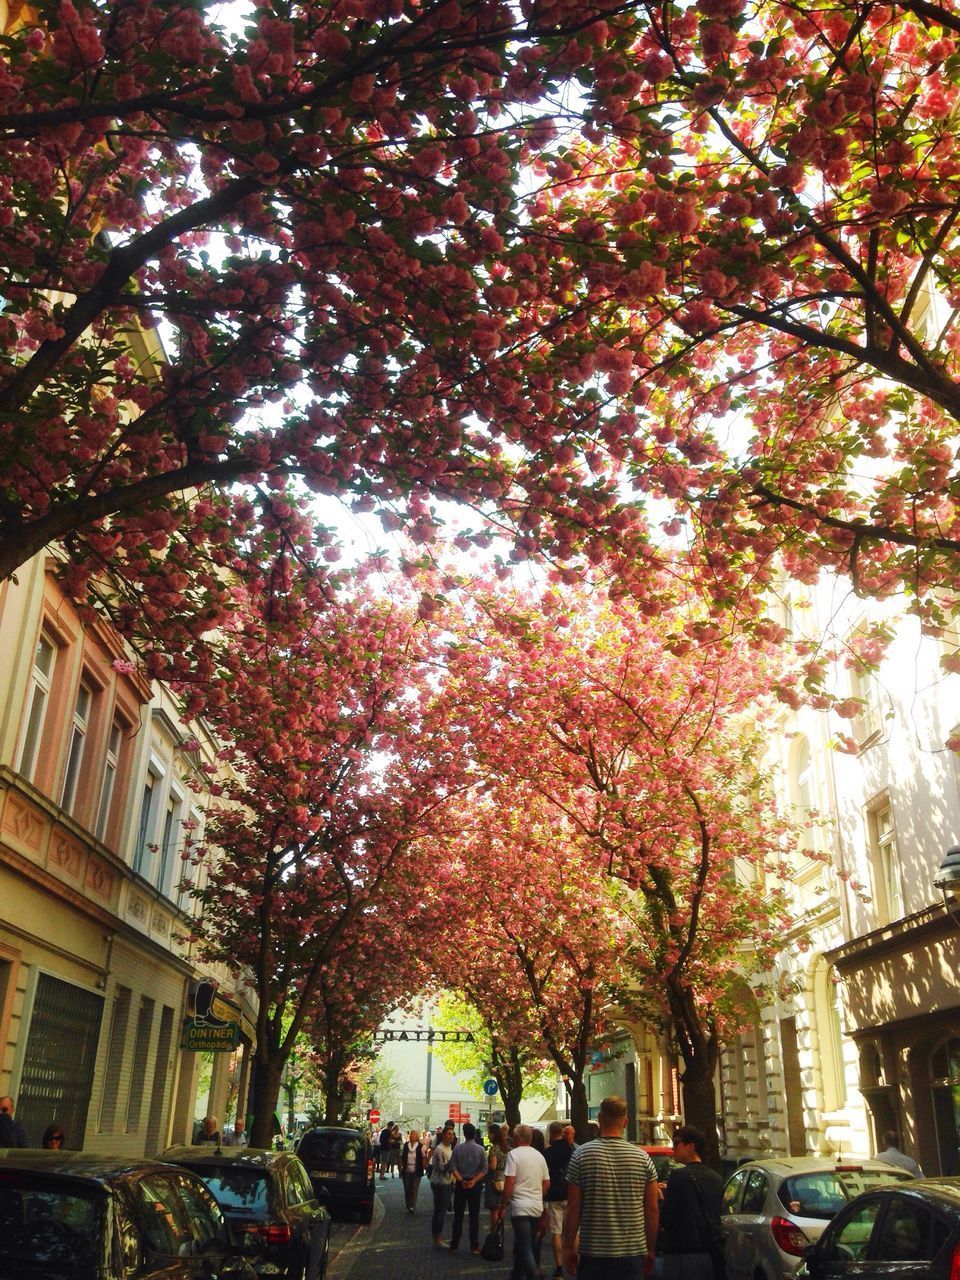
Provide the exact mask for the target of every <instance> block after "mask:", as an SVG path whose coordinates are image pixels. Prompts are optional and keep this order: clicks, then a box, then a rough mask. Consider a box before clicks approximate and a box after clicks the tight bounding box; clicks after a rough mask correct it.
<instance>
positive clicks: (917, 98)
mask: <svg viewBox="0 0 960 1280" xmlns="http://www.w3.org/2000/svg"><path fill="white" fill-rule="evenodd" d="M19 13H20V17H19V19H18V23H19V25H17V26H16V28H15V29H13V30H12V31H10V32H8V33H7V34H6V35H5V36H3V37H2V40H3V55H4V57H3V63H2V68H0V130H2V135H3V139H4V147H3V149H2V151H0V249H2V252H0V261H2V263H3V267H2V276H0V281H2V291H3V297H4V308H3V312H2V314H0V339H2V341H0V351H2V352H3V356H2V360H0V441H2V446H0V449H2V458H3V480H4V488H3V502H2V506H0V576H6V575H8V574H9V573H11V572H13V571H14V570H15V568H16V566H17V565H18V564H20V563H22V562H23V561H24V560H25V559H26V558H27V557H29V556H30V555H32V554H34V553H35V552H36V551H38V550H39V549H40V548H41V547H43V546H47V545H51V544H58V545H59V546H60V547H61V548H62V549H63V550H64V552H65V554H66V556H67V559H68V569H67V581H68V583H69V584H70V586H71V589H72V590H73V591H74V592H75V593H76V594H78V595H79V594H82V592H83V590H84V589H85V587H86V586H87V585H88V584H90V583H91V582H92V581H95V578H92V577H91V575H95V574H96V573H97V571H98V570H101V569H102V570H112V571H113V572H114V574H115V576H116V579H117V580H118V581H119V582H120V583H122V584H124V585H125V586H127V587H128V588H132V591H130V592H129V593H128V594H129V599H130V601H131V605H132V603H135V602H138V601H145V602H148V603H151V604H152V605H153V607H154V608H156V609H157V610H159V611H162V610H163V609H164V608H165V607H167V605H168V604H172V605H173V607H175V608H177V609H180V610H182V614H183V618H184V624H185V625H187V623H188V621H189V619H190V618H191V617H193V616H199V617H207V618H208V619H209V620H211V621H212V622H213V623H214V624H215V623H216V622H218V621H219V617H218V613H219V610H220V609H221V608H223V607H225V606H226V605H227V603H228V601H227V600H225V599H224V598H223V597H222V595H221V590H222V578H223V575H222V573H221V571H220V569H221V561H222V560H223V559H224V557H226V559H227V560H228V561H229V558H230V553H229V552H227V551H226V550H225V548H224V542H225V541H226V542H228V543H229V544H230V546H231V547H232V546H234V545H236V544H240V545H241V546H244V545H247V544H248V543H249V542H250V541H251V540H256V538H257V536H258V534H257V529H258V522H259V521H260V519H261V518H263V519H264V520H265V521H266V522H267V525H268V526H270V525H272V523H273V522H274V521H275V519H276V508H277V505H278V504H277V501H276V494H275V491H274V490H273V489H272V488H271V486H272V485H274V484H277V485H280V486H281V487H282V485H283V483H284V481H285V479H286V478H287V477H289V476H293V475H295V476H296V477H298V478H299V480H300V481H302V482H304V483H305V484H306V485H307V486H308V487H309V488H310V489H311V490H313V491H314V492H319V493H334V494H338V495H341V496H343V497H344V499H345V500H347V501H349V502H352V503H355V504H356V505H358V506H359V507H361V508H363V507H367V506H371V505H373V506H377V507H378V508H379V509H380V510H381V512H382V513H383V514H384V516H385V518H386V519H388V520H398V521H400V520H402V521H405V522H406V523H407V525H408V527H409V528H410V529H411V531H412V533H413V534H414V536H415V537H417V538H426V537H429V536H430V533H431V530H432V528H433V527H434V525H435V523H436V520H437V518H438V517H437V512H436V509H435V501H436V500H437V499H440V498H450V499H456V500H459V501H462V502H465V503H467V504H472V505H474V506H479V507H481V508H483V509H484V510H485V511H486V512H487V513H488V514H493V515H495V516H496V518H497V519H498V520H500V521H501V523H502V524H503V525H504V526H505V527H507V528H508V529H509V530H510V531H511V532H512V535H513V536H514V539H515V548H516V550H515V554H517V555H519V556H525V555H530V554H534V553H536V552H537V551H538V550H541V549H546V550H548V551H550V552H551V553H552V554H553V555H555V556H557V557H559V558H561V559H565V558H571V557H576V556H577V555H579V554H580V553H583V554H585V555H586V557H587V558H588V559H590V560H592V561H597V562H599V561H603V560H605V559H606V558H607V557H608V556H609V555H610V554H611V552H612V553H613V555H614V568H615V570H616V572H617V573H618V574H619V577H620V580H621V582H622V584H623V586H624V589H630V590H633V591H635V592H637V593H638V594H643V593H644V592H645V591H646V590H647V589H649V582H650V577H649V574H650V570H651V568H659V567H660V566H661V565H662V563H663V560H664V554H665V552H664V548H663V546H662V544H661V535H660V531H659V529H658V528H657V527H656V526H657V524H659V523H661V522H662V523H664V524H666V526H667V529H668V531H671V532H674V531H676V532H679V531H684V532H685V536H686V538H687V540H688V542H689V544H690V545H689V547H688V553H689V554H690V556H691V560H692V566H691V571H692V572H694V573H695V574H696V575H697V578H696V580H697V582H698V584H699V586H700V589H701V590H702V591H703V592H704V594H706V595H709V597H710V598H711V599H712V600H713V601H714V605H715V607H716V608H717V609H724V608H728V607H730V605H731V604H732V603H734V602H736V604H737V606H738V608H739V609H740V610H741V611H742V612H743V613H744V614H747V613H749V611H750V610H751V608H752V610H753V611H754V612H762V602H761V600H760V599H759V598H758V596H757V594H756V588H757V587H762V586H765V585H766V584H767V582H768V581H769V574H770V573H771V572H772V571H773V566H774V565H775V564H779V563H781V562H785V563H786V565H787V568H788V569H789V571H790V572H792V573H795V574H798V575H801V576H804V577H809V576H812V575H813V574H814V573H815V572H816V571H817V570H818V568H819V567H820V566H821V565H822V564H828V565H831V566H837V567H842V568H844V569H845V570H846V571H848V572H849V573H850V574H851V576H852V577H853V580H854V582H855V584H856V586H857V587H858V589H861V590H863V591H870V592H875V593H881V594H882V593H885V592H888V591H889V590H891V589H893V588H894V587H895V586H897V585H898V584H906V585H907V587H908V589H909V590H910V591H911V592H914V593H915V594H916V595H917V596H918V597H919V598H920V600H921V602H922V603H921V604H920V605H919V606H918V607H920V608H921V609H922V610H923V611H924V612H925V614H927V615H928V616H929V618H930V619H931V620H932V621H934V622H936V621H937V620H938V610H940V604H939V603H938V602H939V600H940V596H939V595H938V594H937V593H938V592H940V591H943V592H946V593H947V595H948V597H949V598H952V596H951V593H952V583H953V582H954V581H955V576H956V569H957V553H958V550H960V532H958V528H957V523H956V522H957V519H958V517H957V514H956V513H957V502H956V497H957V494H956V485H957V470H956V461H955V447H954V444H953V436H954V433H955V430H956V415H957V408H958V404H960V400H958V392H957V385H956V374H957V371H956V367H955V361H956V354H955V349H956V346H957V338H956V334H957V329H956V325H955V320H954V314H955V312H954V308H955V306H956V297H955V295H956V294H957V286H956V279H955V257H956V247H957V241H956V235H957V230H956V228H957V219H956V213H957V193H956V191H955V187H956V183H957V178H956V174H955V170H956V169H957V165H958V150H957V137H958V126H957V122H956V118H955V117H956V113H955V111H954V109H953V108H954V103H955V100H956V96H957V77H958V74H960V73H958V71H957V66H956V61H955V42H956V39H957V36H958V25H960V24H958V22H957V19H956V16H955V15H954V14H953V12H952V10H950V9H949V8H948V7H946V6H944V5H941V4H937V3H928V2H927V0H923V2H922V3H921V0H913V3H905V4H900V5H881V4H879V3H878V2H877V0H862V2H858V3H856V4H854V5H853V6H852V7H850V6H840V5H835V4H832V3H831V4H828V6H827V7H826V8H822V7H821V8H817V9H811V8H809V7H804V6H802V5H801V6H797V5H795V4H785V3H783V2H782V0H758V3H756V4H754V5H751V6H747V4H746V0H699V3H698V4H697V5H696V6H694V7H692V8H691V7H684V6H681V5H675V4H673V3H671V2H669V0H660V2H659V3H656V2H654V0H650V2H648V3H643V2H641V0H629V2H626V0H625V2H624V3H619V2H617V0H592V3H590V4H586V5H585V4H583V3H580V2H579V0H578V3H576V4H574V3H573V0H550V2H549V3H539V2H538V3H536V4H533V3H529V4H522V5H520V6H510V5H508V4H507V3H505V2H504V0H500V2H494V3H480V2H479V0H467V2H466V3H464V2H463V0H425V2H424V3H417V4H414V3H412V2H411V0H392V2H391V3H389V4H388V3H386V0H299V3H297V4H293V5H281V4H279V3H273V2H271V3H263V4H257V5H255V6H250V7H249V9H244V10H241V11H239V12H238V17H237V20H236V23H235V25H234V26H223V25H218V22H219V15H220V13H221V11H220V9H219V7H217V8H210V9H207V8H204V7H202V6H198V5H188V4H185V3H180V0H172V2H171V3H170V4H166V5H164V6H161V7H159V8H158V7H157V6H155V5H147V4H145V3H139V2H138V0H123V3H122V4H121V5H120V6H119V7H118V6H117V5H106V4H104V3H102V0H52V2H51V3H50V4H49V5H44V6H42V7H41V8H40V9H38V10H36V11H34V10H31V9H29V8H27V7H24V8H22V9H21V10H20V11H19ZM537 175H539V185H538V181H537ZM158 325H159V328H158V327H157V326H158ZM235 486H240V488H239V489H237V488H235ZM650 498H656V499H659V500H660V501H661V502H663V503H665V504H667V506H668V507H673V508H675V509H676V511H675V513H674V512H673V511H671V510H666V511H664V508H662V507H661V506H659V505H653V506H648V500H649V499H650ZM195 499H199V500H195ZM661 512H664V514H661ZM651 522H652V524H653V528H651V527H650V525H651ZM481 536H486V535H481ZM116 589H118V588H115V590H116ZM101 598H102V599H103V600H104V601H105V603H106V604H107V605H108V606H109V605H111V604H112V603H113V601H114V598H115V597H114V596H111V595H110V594H109V593H107V594H106V595H104V596H102V597H101ZM947 605H948V606H949V599H948V602H947Z"/></svg>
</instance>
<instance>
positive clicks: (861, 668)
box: [850, 658, 886, 746]
mask: <svg viewBox="0 0 960 1280" xmlns="http://www.w3.org/2000/svg"><path fill="white" fill-rule="evenodd" d="M850 693H851V696H852V697H854V698H856V699H857V701H858V702H859V703H860V711H859V712H858V714H857V715H856V717H855V718H854V721H853V736H854V738H856V740H857V742H858V743H859V744H860V745H861V746H863V745H864V744H865V743H867V742H872V741H873V740H874V739H875V738H878V737H879V736H880V731H881V730H882V728H883V721H884V715H885V711H886V708H885V706H884V701H883V690H882V688H881V686H880V681H879V680H878V679H877V677H876V676H875V675H874V674H873V672H872V671H871V670H870V668H869V667H868V666H867V665H866V664H865V663H863V662H861V661H860V659H859V658H856V659H854V661H853V665H852V666H851V668H850Z"/></svg>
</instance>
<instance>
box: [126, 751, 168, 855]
mask: <svg viewBox="0 0 960 1280" xmlns="http://www.w3.org/2000/svg"><path fill="white" fill-rule="evenodd" d="M160 779H161V775H160V774H159V773H158V772H157V770H156V769H155V768H154V766H153V764H151V765H150V767H149V769H148V770H147V776H146V779H145V780H144V783H143V795H142V797H141V799H140V821H139V823H138V824H137V844H136V848H135V849H134V853H133V869H134V871H137V872H139V873H140V874H141V875H146V872H145V871H144V867H145V866H146V865H147V863H148V862H149V861H150V849H149V847H148V846H149V845H150V843H151V841H152V838H153V823H154V804H155V803H156V799H157V793H158V791H159V785H158V784H159V782H160Z"/></svg>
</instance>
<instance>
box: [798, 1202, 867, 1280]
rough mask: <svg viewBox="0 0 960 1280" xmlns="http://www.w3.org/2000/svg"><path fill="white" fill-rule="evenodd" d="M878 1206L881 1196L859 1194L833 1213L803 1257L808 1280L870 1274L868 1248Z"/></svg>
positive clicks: (856, 1279)
mask: <svg viewBox="0 0 960 1280" xmlns="http://www.w3.org/2000/svg"><path fill="white" fill-rule="evenodd" d="M882 1209H883V1197H882V1196H861V1197H859V1198H858V1199H857V1200H854V1201H853V1203H852V1204H850V1205H848V1206H847V1207H846V1208H845V1209H842V1210H841V1211H840V1213H838V1214H837V1216H836V1217H835V1218H834V1220H833V1221H832V1222H831V1223H830V1226H829V1227H827V1229H826V1231H824V1233H823V1235H822V1236H821V1237H820V1241H819V1243H818V1244H817V1245H816V1246H815V1247H814V1250H813V1252H812V1254H811V1255H810V1257H808V1259H807V1272H808V1274H809V1275H810V1276H811V1277H812V1280H866V1278H867V1277H868V1276H870V1275H872V1274H873V1272H872V1271H871V1265H872V1264H871V1262H870V1260H869V1255H868V1250H869V1247H870V1239H871V1236H872V1235H873V1230H874V1227H875V1226H876V1224H877V1220H878V1219H879V1217H880V1213H881V1211H882Z"/></svg>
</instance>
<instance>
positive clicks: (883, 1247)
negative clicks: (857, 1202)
mask: <svg viewBox="0 0 960 1280" xmlns="http://www.w3.org/2000/svg"><path fill="white" fill-rule="evenodd" d="M949 1236H950V1228H949V1227H948V1226H947V1224H946V1223H945V1222H943V1221H941V1219H940V1218H939V1217H937V1215H936V1214H935V1213H933V1212H932V1211H931V1210H930V1209H928V1208H927V1207H926V1205H922V1204H914V1203H913V1201H911V1200H906V1199H904V1198H902V1197H901V1196H891V1198H890V1199H889V1200H888V1201H887V1212H886V1213H885V1214H884V1216H883V1222H882V1224H881V1227H880V1231H879V1239H878V1240H877V1242H876V1244H875V1245H874V1247H873V1249H872V1250H871V1255H872V1257H874V1258H876V1259H877V1260H878V1261H881V1262H912V1263H916V1262H932V1261H933V1260H934V1258H935V1257H936V1256H937V1254H938V1253H939V1252H940V1250H941V1249H942V1248H943V1246H944V1245H945V1244H946V1243H947V1239H948V1237H949ZM911 1270H914V1268H911Z"/></svg>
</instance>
